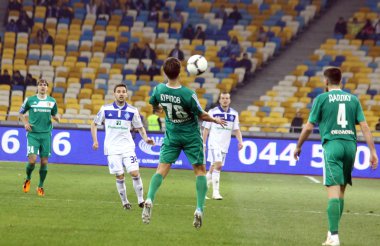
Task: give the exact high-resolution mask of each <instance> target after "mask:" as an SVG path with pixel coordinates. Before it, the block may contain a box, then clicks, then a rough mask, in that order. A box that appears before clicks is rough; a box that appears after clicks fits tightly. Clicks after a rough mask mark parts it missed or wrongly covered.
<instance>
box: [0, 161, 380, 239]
mask: <svg viewBox="0 0 380 246" xmlns="http://www.w3.org/2000/svg"><path fill="white" fill-rule="evenodd" d="M38 169H39V166H37V167H36V169H35V170H34V172H33V176H32V186H31V191H30V192H29V193H27V194H24V193H23V192H22V189H21V188H22V182H23V179H24V177H25V164H24V163H9V162H8V163H7V162H0V245H122V244H123V245H181V246H184V245H197V246H200V245H321V242H322V241H324V239H325V235H326V231H327V219H326V214H325V209H326V200H327V198H326V192H325V190H324V187H323V186H322V185H321V184H316V183H314V182H312V181H311V180H309V179H308V178H305V177H304V176H290V175H265V174H243V173H226V172H225V173H222V176H221V193H222V195H223V196H224V200H222V201H214V200H208V201H207V202H206V209H205V217H204V224H203V226H202V228H201V229H200V230H199V231H197V230H195V229H194V228H193V227H192V220H193V213H194V210H195V178H194V174H193V172H192V171H183V170H171V171H170V174H169V176H168V178H167V179H166V180H165V181H164V183H163V185H162V186H161V188H160V190H159V192H158V194H157V198H156V201H155V204H154V208H153V213H152V221H151V224H149V225H145V224H143V223H142V221H141V209H140V208H139V207H138V206H137V201H136V196H135V194H134V190H133V187H132V181H131V179H130V178H127V179H126V181H127V192H128V198H129V200H130V201H131V202H132V203H133V209H132V211H129V212H128V211H124V210H123V209H122V206H121V202H120V199H119V196H118V195H117V192H116V188H115V181H114V177H113V176H112V175H110V174H109V173H108V168H107V167H105V166H80V165H56V164H51V165H49V172H48V176H47V179H46V181H45V191H46V195H45V197H43V198H41V197H38V196H37V194H36V192H35V188H36V186H37V184H38V179H39V174H38ZM154 171H155V170H153V169H142V170H141V175H142V178H143V182H144V191H145V193H146V192H147V190H148V185H149V181H150V178H151V175H152V174H153V172H154ZM316 179H317V180H319V181H321V177H316ZM209 195H211V194H210V193H209ZM344 212H345V213H344V215H343V218H342V223H341V228H340V239H341V243H342V245H345V246H346V245H347V246H348V245H355V246H356V245H366V246H367V245H374V246H375V245H379V243H380V230H379V228H380V180H364V179H358V180H355V181H354V186H353V187H349V188H348V192H347V194H346V200H345V209H344Z"/></svg>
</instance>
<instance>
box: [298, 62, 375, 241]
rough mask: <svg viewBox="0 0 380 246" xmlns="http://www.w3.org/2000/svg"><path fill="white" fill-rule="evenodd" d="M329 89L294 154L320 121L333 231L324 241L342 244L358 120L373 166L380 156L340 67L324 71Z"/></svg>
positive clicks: (316, 103) (315, 106)
mask: <svg viewBox="0 0 380 246" xmlns="http://www.w3.org/2000/svg"><path fill="white" fill-rule="evenodd" d="M324 76H325V80H326V84H327V89H328V90H327V91H328V92H326V93H323V94H321V95H319V96H318V97H316V98H315V100H314V103H313V107H312V109H311V112H310V116H309V120H308V122H307V123H306V125H305V127H304V128H303V129H302V132H301V135H300V137H299V140H298V144H297V148H296V150H295V152H294V158H295V159H298V157H299V155H300V154H301V147H302V144H303V143H304V142H305V140H306V139H307V138H308V137H309V135H310V133H311V132H312V130H313V127H314V125H316V124H318V125H319V131H320V134H321V138H322V146H323V150H324V161H325V163H324V168H323V183H324V185H325V186H326V187H327V193H328V199H329V200H328V206H327V217H328V221H329V231H328V233H327V240H326V241H325V242H324V243H323V245H339V244H340V242H339V237H338V228H339V221H340V218H341V216H342V212H343V205H344V192H345V189H346V185H347V184H350V185H352V181H351V172H352V169H353V166H354V161H355V155H356V128H355V125H356V124H360V127H361V130H362V132H363V136H364V138H365V140H366V142H367V144H368V147H369V149H370V162H371V165H372V168H373V169H375V168H377V164H378V157H377V153H376V149H375V145H374V142H373V139H372V135H371V132H370V130H369V127H368V125H367V122H366V120H365V118H364V115H363V110H362V107H361V105H360V102H359V100H358V99H357V97H355V96H354V95H351V94H349V93H347V92H344V91H342V90H341V89H340V81H341V79H342V74H341V71H340V70H339V69H338V68H329V69H326V70H325V72H324Z"/></svg>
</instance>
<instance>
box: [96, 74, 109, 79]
mask: <svg viewBox="0 0 380 246" xmlns="http://www.w3.org/2000/svg"><path fill="white" fill-rule="evenodd" d="M109 77H110V76H109V75H108V74H107V73H100V74H98V79H105V80H108V79H109Z"/></svg>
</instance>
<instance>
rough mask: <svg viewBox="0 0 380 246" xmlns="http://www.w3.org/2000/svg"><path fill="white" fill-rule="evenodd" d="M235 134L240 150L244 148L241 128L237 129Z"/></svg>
mask: <svg viewBox="0 0 380 246" xmlns="http://www.w3.org/2000/svg"><path fill="white" fill-rule="evenodd" d="M235 136H236V139H237V140H238V150H241V149H242V148H243V136H242V135H241V131H240V129H236V130H235Z"/></svg>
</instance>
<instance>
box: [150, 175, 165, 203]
mask: <svg viewBox="0 0 380 246" xmlns="http://www.w3.org/2000/svg"><path fill="white" fill-rule="evenodd" d="M163 179H164V178H163V177H162V175H161V174H159V173H155V174H154V175H153V176H152V179H151V180H150V184H149V191H148V196H147V198H148V199H150V200H151V201H152V202H153V201H154V197H155V196H156V193H157V190H158V188H160V185H161V184H162V180H163Z"/></svg>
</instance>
